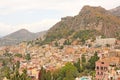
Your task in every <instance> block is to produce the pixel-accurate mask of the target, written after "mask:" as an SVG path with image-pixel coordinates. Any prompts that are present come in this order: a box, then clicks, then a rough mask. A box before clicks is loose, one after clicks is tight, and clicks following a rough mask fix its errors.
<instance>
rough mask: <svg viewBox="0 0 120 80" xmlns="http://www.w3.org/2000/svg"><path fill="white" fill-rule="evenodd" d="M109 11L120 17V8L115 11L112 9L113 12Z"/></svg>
mask: <svg viewBox="0 0 120 80" xmlns="http://www.w3.org/2000/svg"><path fill="white" fill-rule="evenodd" d="M109 11H110V12H111V13H112V14H114V15H116V16H119V17H120V6H118V7H116V8H114V9H111V10H109Z"/></svg>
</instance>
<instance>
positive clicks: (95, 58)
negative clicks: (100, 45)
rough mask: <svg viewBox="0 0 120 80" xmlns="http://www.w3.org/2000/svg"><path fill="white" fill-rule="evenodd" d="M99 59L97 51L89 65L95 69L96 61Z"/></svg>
mask: <svg viewBox="0 0 120 80" xmlns="http://www.w3.org/2000/svg"><path fill="white" fill-rule="evenodd" d="M98 60H99V57H98V55H97V52H95V54H94V56H92V57H91V58H90V60H89V61H88V62H89V67H90V69H92V70H94V69H95V62H96V61H98Z"/></svg>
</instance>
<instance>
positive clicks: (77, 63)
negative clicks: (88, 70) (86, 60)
mask: <svg viewBox="0 0 120 80" xmlns="http://www.w3.org/2000/svg"><path fill="white" fill-rule="evenodd" d="M74 66H75V67H76V68H77V70H78V72H79V73H80V72H81V65H80V59H78V61H77V62H76V63H74Z"/></svg>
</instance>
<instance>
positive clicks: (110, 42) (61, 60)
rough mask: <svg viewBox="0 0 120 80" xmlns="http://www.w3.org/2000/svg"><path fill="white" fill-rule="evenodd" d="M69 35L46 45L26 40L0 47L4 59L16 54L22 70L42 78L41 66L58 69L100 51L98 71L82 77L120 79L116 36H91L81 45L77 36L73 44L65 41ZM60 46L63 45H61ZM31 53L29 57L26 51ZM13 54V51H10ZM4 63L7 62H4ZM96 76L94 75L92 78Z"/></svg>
mask: <svg viewBox="0 0 120 80" xmlns="http://www.w3.org/2000/svg"><path fill="white" fill-rule="evenodd" d="M65 40H66V39H61V40H59V41H57V43H58V44H57V45H56V44H55V42H56V41H53V42H52V43H51V44H46V45H43V46H39V45H32V43H26V42H22V43H20V44H19V45H15V46H5V47H0V55H1V56H0V59H2V58H5V57H6V56H4V55H5V54H6V53H9V54H12V55H11V56H14V57H12V62H13V63H17V62H18V61H19V62H20V67H19V72H20V73H22V70H24V69H27V74H28V75H29V76H30V77H32V79H33V80H38V78H39V73H40V70H41V67H43V68H44V69H46V70H47V71H55V70H57V69H59V68H61V67H63V66H65V64H66V63H68V62H70V63H74V62H76V61H77V60H78V59H80V60H81V58H82V55H84V56H85V59H86V62H88V60H89V59H90V58H91V57H92V56H94V53H95V52H97V55H98V57H99V60H98V61H96V62H95V72H96V73H95V75H94V76H90V75H82V76H80V77H78V78H76V80H82V79H80V78H82V77H83V78H87V80H93V78H94V79H95V80H120V41H119V40H117V39H115V38H104V39H101V38H96V40H95V41H92V40H87V41H86V42H85V44H84V45H80V43H79V42H77V41H78V40H75V41H73V42H72V43H71V45H65V44H64V42H65ZM90 45H91V46H90ZM59 46H63V47H62V48H60V47H59ZM28 54H29V56H28V57H27V58H25V55H28ZM8 56H9V55H8ZM0 64H1V65H0V67H2V66H3V62H0ZM92 77H93V78H92ZM3 80H6V77H4V79H3Z"/></svg>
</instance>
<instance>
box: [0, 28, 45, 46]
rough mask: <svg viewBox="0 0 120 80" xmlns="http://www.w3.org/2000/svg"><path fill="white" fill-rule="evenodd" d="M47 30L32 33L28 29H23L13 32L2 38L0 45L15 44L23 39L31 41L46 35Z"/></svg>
mask: <svg viewBox="0 0 120 80" xmlns="http://www.w3.org/2000/svg"><path fill="white" fill-rule="evenodd" d="M45 33H46V31H44V32H39V33H32V32H29V31H28V30H26V29H21V30H18V31H16V32H13V33H11V34H9V35H7V36H5V37H2V38H0V46H7V45H14V44H17V43H20V42H22V41H31V40H34V39H36V38H39V37H42V36H43V35H45Z"/></svg>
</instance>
